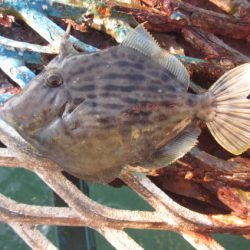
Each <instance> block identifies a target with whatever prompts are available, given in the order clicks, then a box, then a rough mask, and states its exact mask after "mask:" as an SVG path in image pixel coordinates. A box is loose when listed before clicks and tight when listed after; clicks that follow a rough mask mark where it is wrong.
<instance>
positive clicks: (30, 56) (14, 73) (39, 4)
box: [0, 0, 98, 102]
mask: <svg viewBox="0 0 250 250" xmlns="http://www.w3.org/2000/svg"><path fill="white" fill-rule="evenodd" d="M52 2H53V4H52ZM63 4H64V5H63ZM65 4H66V5H65ZM0 8H2V9H5V10H11V11H12V12H13V11H14V12H16V13H18V15H19V16H21V17H22V18H23V19H24V21H25V22H26V23H27V24H28V25H29V26H31V27H32V28H33V29H34V30H35V31H36V32H38V33H39V34H40V35H41V36H42V37H43V38H45V39H46V40H47V41H48V42H49V43H50V44H52V46H53V47H52V48H49V47H44V46H39V45H33V44H28V43H23V42H17V41H13V40H11V39H7V38H4V37H0V68H1V69H2V70H3V71H4V72H5V73H6V74H7V75H8V76H9V77H11V79H13V80H14V81H15V82H16V83H17V84H18V85H19V86H20V87H21V88H23V87H24V86H25V85H26V84H28V82H29V81H30V80H31V79H32V78H33V77H34V76H35V74H34V73H33V72H32V71H31V70H29V69H28V68H27V67H26V66H25V63H34V64H43V63H44V62H43V60H42V58H41V55H40V53H38V52H41V53H48V52H49V53H50V52H52V53H54V51H55V52H57V51H58V48H59V45H60V42H61V39H62V37H63V36H64V34H65V31H64V30H63V29H62V28H60V27H59V26H58V25H56V24H55V23H54V22H52V21H51V20H50V19H49V18H47V15H48V16H54V17H60V18H73V19H77V20H78V21H79V20H80V19H81V16H82V14H83V13H84V12H85V11H86V8H79V7H75V6H72V4H70V1H49V0H33V1H29V0H25V1H12V0H5V1H0ZM70 42H72V43H73V44H74V45H75V46H77V47H78V48H80V49H83V50H84V51H87V52H94V51H97V50H98V49H97V48H95V47H93V46H91V45H88V44H85V43H83V42H81V41H79V40H78V39H76V38H75V37H73V36H70ZM9 96H11V95H6V94H2V95H0V102H3V101H5V100H7V98H8V97H9Z"/></svg>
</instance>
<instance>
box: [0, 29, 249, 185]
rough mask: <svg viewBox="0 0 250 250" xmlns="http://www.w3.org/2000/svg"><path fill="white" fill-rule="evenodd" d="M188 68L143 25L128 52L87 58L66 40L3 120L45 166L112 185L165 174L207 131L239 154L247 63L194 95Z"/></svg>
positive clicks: (245, 141)
mask: <svg viewBox="0 0 250 250" xmlns="http://www.w3.org/2000/svg"><path fill="white" fill-rule="evenodd" d="M189 82H190V77H189V74H188V72H187V70H186V69H185V67H184V65H183V64H182V63H181V62H180V61H179V60H178V59H177V58H176V57H175V56H173V55H171V54H170V53H168V52H167V51H166V50H164V49H162V48H161V47H160V46H159V45H158V43H157V42H156V41H155V39H154V38H153V37H152V35H151V34H150V33H149V32H148V31H147V30H146V29H145V28H144V26H143V25H139V26H137V27H136V28H135V29H133V30H132V31H131V32H130V33H129V34H128V35H127V37H126V38H125V40H124V41H123V43H122V44H120V45H118V46H113V47H111V48H108V49H105V50H102V51H98V52H94V53H89V54H86V53H81V52H78V51H76V50H75V49H74V47H73V46H72V45H71V44H70V43H69V42H68V41H67V39H65V40H64V41H63V42H62V44H61V49H60V53H59V55H58V56H56V57H55V58H54V59H53V60H52V61H51V62H50V63H49V64H48V65H47V66H46V67H45V69H44V70H43V71H42V72H41V73H39V74H38V75H37V76H36V77H35V78H34V79H33V80H31V82H30V83H29V85H28V86H27V87H25V88H24V89H23V90H22V91H21V92H20V93H19V94H17V95H15V96H14V97H12V98H11V99H9V100H8V101H7V102H6V103H5V104H4V106H3V107H2V108H1V110H0V117H1V118H2V119H3V120H5V121H6V122H7V123H8V124H9V125H10V126H12V127H13V128H14V129H15V130H16V131H17V132H18V133H19V134H20V135H21V136H22V137H23V138H24V139H25V140H26V141H27V142H28V143H30V144H31V145H32V146H33V147H35V148H36V149H37V150H38V151H39V152H40V153H41V157H44V158H48V159H50V160H52V161H54V162H56V163H57V164H58V165H59V166H60V167H61V169H62V170H64V171H66V172H68V173H70V174H71V175H74V176H76V177H78V178H80V179H84V180H87V181H92V182H96V183H103V184H105V183H109V182H111V181H112V180H114V179H115V178H116V177H119V174H120V173H121V171H122V169H123V168H124V166H126V165H131V166H146V168H149V169H155V168H160V167H164V166H168V165H170V164H171V163H173V162H175V161H176V160H177V159H179V158H181V157H182V156H183V155H185V154H186V153H187V152H189V151H190V150H191V149H192V148H193V147H194V146H195V145H197V143H198V137H199V135H200V133H201V129H200V125H201V123H205V124H206V125H207V127H208V129H209V130H210V132H211V134H212V135H213V137H214V138H215V140H216V141H217V142H218V143H219V144H220V145H221V146H222V147H223V148H225V149H226V150H227V151H229V152H231V153H232V154H235V155H238V154H241V153H242V152H244V151H245V150H247V149H248V148H249V145H250V131H249V128H250V100H249V94H250V63H245V64H243V65H240V66H238V67H235V68H233V69H231V70H230V71H228V72H226V73H225V74H224V75H223V76H221V77H220V78H219V79H218V80H217V81H216V82H215V83H214V84H213V85H212V86H211V87H210V88H209V89H208V90H207V91H206V92H204V93H201V94H194V93H190V92H188V88H189Z"/></svg>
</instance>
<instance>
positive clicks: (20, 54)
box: [0, 45, 44, 65]
mask: <svg viewBox="0 0 250 250" xmlns="http://www.w3.org/2000/svg"><path fill="white" fill-rule="evenodd" d="M0 57H1V61H0V65H4V61H2V60H6V58H13V59H18V60H21V61H23V62H26V63H31V64H43V63H44V62H43V60H42V57H41V55H40V53H37V52H31V51H17V50H15V48H9V49H7V48H5V47H4V46H2V45H0Z"/></svg>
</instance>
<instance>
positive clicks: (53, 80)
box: [46, 72, 63, 88]
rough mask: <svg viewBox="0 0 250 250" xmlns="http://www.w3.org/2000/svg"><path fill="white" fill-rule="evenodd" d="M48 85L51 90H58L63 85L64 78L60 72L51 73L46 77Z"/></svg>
mask: <svg viewBox="0 0 250 250" xmlns="http://www.w3.org/2000/svg"><path fill="white" fill-rule="evenodd" d="M46 84H47V86H49V87H51V88H56V87H58V86H60V85H61V84H63V77H62V75H61V74H60V73H58V72H51V73H49V74H48V75H47V76H46Z"/></svg>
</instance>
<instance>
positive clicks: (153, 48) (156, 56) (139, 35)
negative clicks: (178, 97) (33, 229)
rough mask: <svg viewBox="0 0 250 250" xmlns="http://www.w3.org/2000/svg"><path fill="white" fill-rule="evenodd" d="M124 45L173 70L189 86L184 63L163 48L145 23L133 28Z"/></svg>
mask: <svg viewBox="0 0 250 250" xmlns="http://www.w3.org/2000/svg"><path fill="white" fill-rule="evenodd" d="M122 46H125V47H129V48H132V49H134V50H136V51H138V52H140V53H142V54H143V55H145V56H147V57H148V58H149V59H151V60H152V61H153V62H155V63H158V64H159V65H161V66H162V67H163V68H165V69H166V70H168V71H169V72H171V73H172V74H173V75H174V76H175V77H176V78H177V79H178V80H179V81H180V82H181V83H182V85H183V87H184V88H185V89H188V86H189V81H190V80H189V74H188V72H187V70H186V68H185V67H184V65H183V64H182V63H181V62H180V61H179V60H178V59H177V58H176V57H175V56H173V55H171V54H170V53H168V52H167V51H166V50H164V49H162V48H161V47H160V46H159V44H158V43H157V42H156V41H155V39H154V38H153V37H152V35H151V34H150V33H149V32H148V31H147V30H146V29H145V28H144V26H143V24H140V25H138V26H137V27H136V28H135V29H133V30H131V31H130V32H129V33H128V35H127V37H126V38H125V39H124V41H123V42H122Z"/></svg>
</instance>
